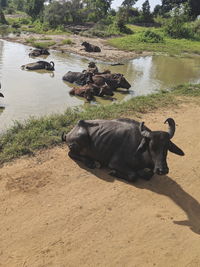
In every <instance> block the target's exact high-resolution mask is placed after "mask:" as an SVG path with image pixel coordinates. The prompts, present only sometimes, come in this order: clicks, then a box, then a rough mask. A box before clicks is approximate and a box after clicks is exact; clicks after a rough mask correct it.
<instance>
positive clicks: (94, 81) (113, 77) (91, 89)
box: [0, 42, 131, 101]
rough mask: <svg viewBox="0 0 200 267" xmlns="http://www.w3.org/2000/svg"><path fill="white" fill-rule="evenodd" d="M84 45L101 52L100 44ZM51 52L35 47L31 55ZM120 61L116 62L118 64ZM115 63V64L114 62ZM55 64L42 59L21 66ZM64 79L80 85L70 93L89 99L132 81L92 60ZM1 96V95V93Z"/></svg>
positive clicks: (32, 67) (49, 66)
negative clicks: (86, 66)
mask: <svg viewBox="0 0 200 267" xmlns="http://www.w3.org/2000/svg"><path fill="white" fill-rule="evenodd" d="M82 46H84V47H85V51H87V52H101V49H100V48H99V47H98V46H95V45H92V44H90V43H88V42H83V43H82ZM49 54H50V53H49V51H48V50H47V49H44V48H42V49H33V50H32V51H31V52H30V53H29V56H30V57H38V56H44V55H45V56H48V55H49ZM118 64H120V63H116V65H118ZM113 65H115V64H113ZM54 67H55V64H54V62H53V61H50V62H47V61H44V60H40V61H37V62H33V63H28V64H25V65H22V66H21V69H23V70H42V69H43V70H48V71H54V70H55V68H54ZM62 79H63V80H64V81H67V82H70V83H75V84H77V85H79V86H75V87H73V88H72V89H71V90H70V92H69V94H70V95H76V96H80V97H83V98H85V99H86V100H87V101H91V100H94V97H95V96H99V97H103V96H113V95H114V91H116V90H117V88H124V89H127V90H128V89H129V88H130V87H131V85H130V83H129V82H128V81H127V80H126V78H125V77H124V75H123V74H121V73H111V71H110V70H105V71H103V72H99V70H98V68H97V66H96V64H95V63H94V62H90V63H89V64H88V68H87V70H83V71H82V72H73V71H68V72H67V73H66V74H65V75H64V76H63V78H62ZM0 96H1V95H0Z"/></svg>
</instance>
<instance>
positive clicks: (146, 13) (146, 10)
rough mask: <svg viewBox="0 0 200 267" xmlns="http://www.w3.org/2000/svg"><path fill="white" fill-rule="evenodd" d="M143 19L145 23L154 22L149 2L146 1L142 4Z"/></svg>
mask: <svg viewBox="0 0 200 267" xmlns="http://www.w3.org/2000/svg"><path fill="white" fill-rule="evenodd" d="M142 17H143V22H153V18H152V15H151V11H150V4H149V0H146V1H145V2H144V3H143V4H142Z"/></svg>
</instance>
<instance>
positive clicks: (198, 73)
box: [0, 40, 200, 132]
mask: <svg viewBox="0 0 200 267" xmlns="http://www.w3.org/2000/svg"><path fill="white" fill-rule="evenodd" d="M29 52H30V47H28V46H25V45H22V44H17V43H11V42H7V41H4V40H0V81H1V84H2V88H1V92H2V93H3V94H4V98H0V106H1V107H3V108H1V109H0V122H1V124H0V131H1V132H2V131H4V130H5V129H6V128H8V127H9V126H11V125H12V124H13V121H15V120H19V121H24V120H25V119H27V118H29V117H30V116H34V117H38V116H41V115H48V114H52V113H60V112H63V111H65V110H66V109H67V108H68V107H74V106H79V105H83V104H84V100H83V99H81V98H77V97H72V96H70V95H69V90H70V89H71V88H72V86H73V85H71V84H69V83H66V82H63V80H62V76H63V75H64V74H65V73H66V72H68V71H69V70H71V71H82V70H83V69H86V68H87V65H88V62H89V61H91V59H89V58H82V57H80V56H77V55H73V54H67V53H64V54H63V53H61V52H58V51H50V52H51V55H50V56H48V58H46V59H44V58H42V57H40V58H39V57H38V58H36V59H33V58H29V56H28V53H29ZM38 60H47V61H54V63H55V71H54V72H47V71H46V72H45V71H24V70H21V68H20V66H21V65H23V64H26V63H30V62H34V61H38ZM97 66H98V68H99V70H100V71H102V70H104V69H110V70H111V71H112V72H117V73H119V72H120V73H123V74H124V75H125V77H126V79H127V80H128V81H129V83H130V84H131V85H132V87H131V88H130V90H129V91H130V92H129V94H123V93H115V98H116V99H117V101H121V100H127V99H129V98H131V97H134V96H138V95H146V94H149V93H152V92H155V91H157V90H159V89H166V88H170V87H172V86H174V85H177V84H181V83H185V82H193V83H197V82H200V57H198V56H196V57H185V58H182V57H169V56H161V55H159V56H147V57H140V58H137V59H133V60H130V61H127V63H126V64H125V65H121V66H110V65H109V64H108V63H104V62H97ZM98 103H101V104H111V103H113V102H111V101H110V100H102V99H100V98H97V102H93V103H91V104H98Z"/></svg>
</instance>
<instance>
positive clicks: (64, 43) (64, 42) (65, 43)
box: [62, 39, 73, 45]
mask: <svg viewBox="0 0 200 267" xmlns="http://www.w3.org/2000/svg"><path fill="white" fill-rule="evenodd" d="M62 44H63V45H70V44H73V42H72V40H71V39H65V40H62Z"/></svg>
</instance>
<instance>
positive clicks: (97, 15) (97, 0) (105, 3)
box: [84, 0, 112, 22]
mask: <svg viewBox="0 0 200 267" xmlns="http://www.w3.org/2000/svg"><path fill="white" fill-rule="evenodd" d="M84 2H85V4H86V7H85V10H86V11H87V12H88V18H87V19H88V21H93V22H97V21H99V20H100V19H102V18H104V17H106V15H107V14H108V11H109V10H110V7H111V3H112V0H85V1H84Z"/></svg>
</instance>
